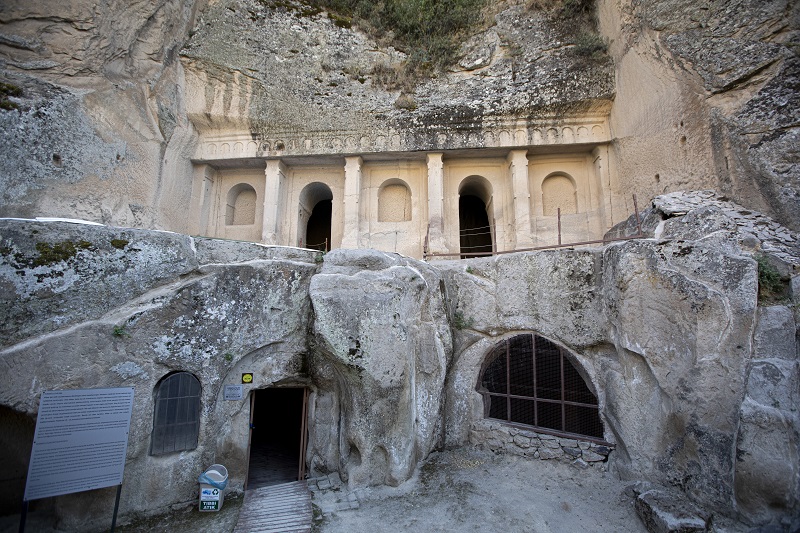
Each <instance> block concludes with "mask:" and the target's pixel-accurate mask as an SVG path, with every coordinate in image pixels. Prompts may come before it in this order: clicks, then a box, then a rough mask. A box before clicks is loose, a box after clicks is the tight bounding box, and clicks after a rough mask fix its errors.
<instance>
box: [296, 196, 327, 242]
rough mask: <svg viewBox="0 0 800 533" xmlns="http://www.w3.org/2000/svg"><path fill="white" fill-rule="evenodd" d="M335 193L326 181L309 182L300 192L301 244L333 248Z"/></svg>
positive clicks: (299, 237)
mask: <svg viewBox="0 0 800 533" xmlns="http://www.w3.org/2000/svg"><path fill="white" fill-rule="evenodd" d="M332 212H333V193H332V192H331V188H330V187H328V186H327V185H325V184H324V183H320V182H314V183H309V184H308V185H306V186H305V188H304V189H303V190H302V192H301V193H300V212H299V221H298V228H299V235H298V239H299V241H300V242H299V245H300V246H303V247H305V248H312V249H314V250H320V251H323V252H327V251H329V250H330V249H331V215H332Z"/></svg>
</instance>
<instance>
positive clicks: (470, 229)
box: [458, 176, 494, 259]
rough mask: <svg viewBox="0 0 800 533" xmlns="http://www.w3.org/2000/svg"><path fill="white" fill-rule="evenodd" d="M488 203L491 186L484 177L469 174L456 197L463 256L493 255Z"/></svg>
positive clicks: (490, 195) (490, 198)
mask: <svg viewBox="0 0 800 533" xmlns="http://www.w3.org/2000/svg"><path fill="white" fill-rule="evenodd" d="M491 205H492V193H491V185H490V184H489V182H488V181H487V180H486V178H483V177H481V176H470V177H468V178H467V179H465V180H464V181H463V182H462V184H461V187H460V188H459V197H458V224H459V244H460V246H461V254H462V255H461V258H462V259H466V258H468V257H486V256H490V255H492V252H493V250H494V247H493V242H492V234H493V233H494V228H493V225H492V224H491V222H490V217H489V211H490V208H491Z"/></svg>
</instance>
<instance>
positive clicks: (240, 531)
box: [233, 481, 311, 533]
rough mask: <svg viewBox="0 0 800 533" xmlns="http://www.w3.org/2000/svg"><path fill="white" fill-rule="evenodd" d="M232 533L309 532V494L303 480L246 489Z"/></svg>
mask: <svg viewBox="0 0 800 533" xmlns="http://www.w3.org/2000/svg"><path fill="white" fill-rule="evenodd" d="M233 531H234V533H290V532H291V533H310V531H311V492H310V491H309V490H308V484H307V483H306V482H305V481H294V482H292V483H284V484H282V485H272V486H269V487H262V488H259V489H252V490H248V491H247V492H245V494H244V502H242V509H241V511H240V512H239V521H238V522H237V523H236V527H235V528H234V530H233Z"/></svg>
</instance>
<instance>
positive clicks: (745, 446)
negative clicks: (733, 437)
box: [734, 399, 798, 521]
mask: <svg viewBox="0 0 800 533" xmlns="http://www.w3.org/2000/svg"><path fill="white" fill-rule="evenodd" d="M796 425H797V420H796V417H794V416H792V415H791V414H789V413H786V412H783V411H779V410H777V409H773V408H771V407H765V406H762V405H760V404H756V403H754V402H753V401H752V400H750V399H746V400H745V402H744V403H743V404H742V410H741V421H740V423H739V438H738V440H737V447H736V448H737V449H736V458H737V460H736V466H735V468H736V472H735V477H734V491H735V492H734V493H735V496H736V501H737V504H738V507H739V508H740V509H741V510H742V511H743V512H746V513H747V514H748V515H749V516H750V517H751V519H753V520H757V521H760V520H767V519H768V518H769V515H770V514H771V513H772V512H774V510H775V509H789V508H791V506H792V502H793V501H796V499H795V498H796V497H797V496H796V494H797V492H796V491H797V479H798V470H797V464H798V450H797V446H796V444H795V442H796V434H795V430H794V427H796Z"/></svg>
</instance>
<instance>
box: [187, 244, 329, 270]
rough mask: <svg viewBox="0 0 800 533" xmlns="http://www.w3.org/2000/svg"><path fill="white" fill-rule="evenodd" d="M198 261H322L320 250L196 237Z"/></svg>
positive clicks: (205, 262) (201, 263)
mask: <svg viewBox="0 0 800 533" xmlns="http://www.w3.org/2000/svg"><path fill="white" fill-rule="evenodd" d="M194 244H195V248H196V250H197V262H198V263H199V264H200V265H207V264H214V263H243V262H247V261H263V260H268V259H273V260H285V261H298V262H301V263H317V262H320V263H321V262H322V256H321V254H320V252H315V251H313V250H307V249H305V248H290V247H288V246H266V245H263V244H258V243H248V242H239V241H223V240H219V239H203V238H196V239H195V241H194Z"/></svg>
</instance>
